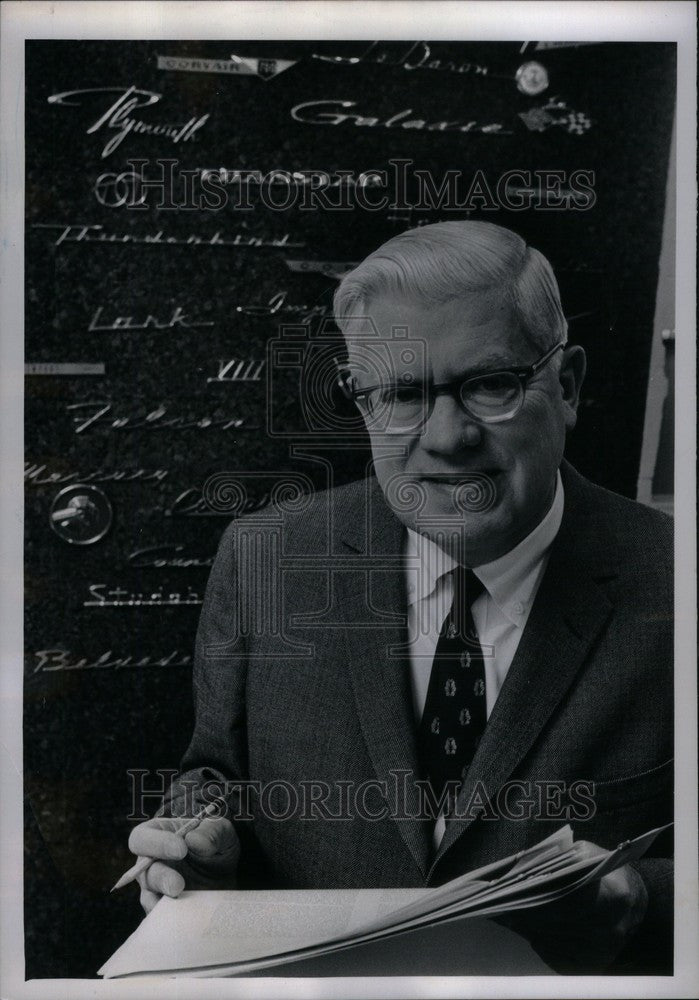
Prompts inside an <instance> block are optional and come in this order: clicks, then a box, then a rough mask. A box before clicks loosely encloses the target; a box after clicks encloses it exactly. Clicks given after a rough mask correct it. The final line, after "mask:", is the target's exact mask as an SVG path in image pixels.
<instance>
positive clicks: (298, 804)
mask: <svg viewBox="0 0 699 1000" xmlns="http://www.w3.org/2000/svg"><path fill="white" fill-rule="evenodd" d="M127 773H128V776H129V785H130V796H131V811H130V813H129V815H128V816H127V819H129V820H134V821H138V822H142V821H144V820H147V819H149V818H150V816H151V815H152V813H153V807H154V805H156V804H157V807H158V809H159V810H162V814H163V815H167V816H183V817H185V816H193V815H195V814H196V813H197V812H198V811H199V810H200V809H201V808H202V806H206V805H209V804H211V803H218V804H219V809H218V811H217V814H218V815H219V816H221V817H225V818H227V819H230V820H232V821H234V822H244V821H252V820H254V819H255V818H257V817H259V816H262V817H263V818H264V819H267V820H271V821H272V822H280V823H282V822H289V821H291V820H295V821H296V820H302V821H313V820H323V821H331V822H332V821H334V822H348V821H351V820H363V821H367V822H378V821H381V820H386V819H393V820H398V821H410V820H435V819H436V818H437V817H438V816H439V815H440V814H442V812H444V811H445V810H446V811H447V812H448V814H449V817H450V818H451V819H458V820H469V821H470V820H476V819H482V820H491V821H493V820H500V819H505V820H510V821H512V822H519V821H527V822H529V821H531V820H538V821H541V822H548V821H552V820H559V821H563V822H570V821H571V820H576V821H579V822H580V821H586V820H590V819H592V817H593V816H594V815H595V813H596V804H595V783H594V781H590V780H585V779H578V780H575V781H572V782H569V783H567V782H565V781H561V780H543V779H541V780H527V781H523V780H522V781H521V780H516V779H514V780H511V781H506V782H505V783H504V784H503V785H501V786H500V788H498V790H497V792H496V793H495V794H494V795H491V794H489V792H488V790H487V788H486V786H485V784H484V782H482V781H476V782H474V783H473V785H472V787H469V788H467V789H466V791H463V792H461V793H460V792H459V789H460V786H461V782H459V781H449V782H447V783H446V785H445V787H444V790H443V791H442V792H441V793H440V794H439V796H438V795H436V794H435V792H434V791H433V789H432V786H431V785H430V783H429V782H428V781H426V780H424V779H422V778H419V777H417V776H416V775H415V774H414V772H413V771H411V770H409V769H405V770H403V769H399V770H392V771H389V772H388V775H389V778H388V780H384V779H369V780H366V781H353V780H350V779H347V780H338V781H334V782H327V781H321V780H317V779H304V780H301V781H299V782H297V783H292V782H290V781H287V780H285V779H282V778H279V779H275V780H272V781H266V782H263V781H259V780H243V779H236V780H227V781H218V780H215V779H214V780H207V781H203V782H202V781H197V780H194V779H187V778H180V779H179V780H178V781H177V783H176V785H174V786H172V788H171V789H170V791H171V793H172V795H171V797H170V796H168V782H169V781H173V779H174V778H175V775H176V774H177V771H175V770H173V769H160V768H159V769H157V770H156V771H155V772H152V771H149V770H147V769H145V768H131V769H129V771H128V772H127Z"/></svg>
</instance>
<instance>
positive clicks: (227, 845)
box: [129, 816, 240, 913]
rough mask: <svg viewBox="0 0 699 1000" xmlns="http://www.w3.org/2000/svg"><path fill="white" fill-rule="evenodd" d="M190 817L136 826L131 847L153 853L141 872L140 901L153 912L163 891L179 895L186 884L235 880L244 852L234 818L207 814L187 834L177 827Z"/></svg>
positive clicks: (136, 851) (195, 886)
mask: <svg viewBox="0 0 699 1000" xmlns="http://www.w3.org/2000/svg"><path fill="white" fill-rule="evenodd" d="M186 822H187V818H186V817H182V818H181V819H179V818H178V819H166V818H165V817H158V818H156V819H149V820H147V822H145V823H140V824H139V825H138V826H137V827H134V829H133V830H132V831H131V836H130V837H129V850H130V851H132V853H133V854H137V855H139V857H148V858H154V859H156V860H154V861H153V864H152V865H151V866H150V867H149V868H147V869H146V871H145V872H141V874H140V875H139V876H138V882H139V885H140V886H141V906H142V907H143V909H144V910H145V911H146V913H150V911H151V910H152V909H153V907H154V906H155V904H156V903H157V902H158V900H159V899H160V897H161V896H173V897H174V896H179V894H180V893H181V892H182V890H183V889H185V888H187V889H203V888H207V889H208V888H211V887H213V886H215V885H217V884H218V885H220V884H221V882H225V881H228V882H230V879H231V876H233V875H234V874H235V870H236V868H237V865H238V859H239V857H240V842H239V841H238V835H237V834H236V832H235V830H234V829H233V824H232V823H231V821H230V820H228V819H224V818H222V817H213V816H211V817H207V818H206V819H204V820H202V821H201V823H200V824H199V826H198V827H197V828H196V829H195V830H190V832H189V833H187V834H185V836H184V837H180V836H179V835H178V834H177V830H178V829H179V828H180V827H182V826H183V825H184V824H185V823H186Z"/></svg>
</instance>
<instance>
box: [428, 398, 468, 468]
mask: <svg viewBox="0 0 699 1000" xmlns="http://www.w3.org/2000/svg"><path fill="white" fill-rule="evenodd" d="M481 439H482V431H481V426H480V424H478V423H477V422H476V421H475V420H473V419H472V418H471V417H469V416H468V414H467V413H464V411H463V410H462V409H461V407H460V406H459V404H458V403H457V402H456V400H455V399H452V398H451V397H450V396H447V395H444V396H437V398H436V400H435V402H434V408H433V410H432V413H431V414H430V416H429V419H428V420H427V421H426V423H425V425H424V427H423V429H422V435H421V437H420V447H421V448H424V449H425V451H434V452H439V453H441V454H444V455H454V454H456V453H457V452H460V451H463V450H464V448H475V447H476V446H477V445H479V444H480V443H481Z"/></svg>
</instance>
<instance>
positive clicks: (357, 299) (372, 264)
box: [334, 221, 568, 351]
mask: <svg viewBox="0 0 699 1000" xmlns="http://www.w3.org/2000/svg"><path fill="white" fill-rule="evenodd" d="M494 288H499V289H501V290H502V294H503V297H505V298H507V299H509V301H510V302H511V303H512V305H513V306H514V309H515V312H516V315H517V316H518V317H519V320H520V323H521V326H522V333H523V334H524V335H525V337H527V339H528V340H529V341H530V342H531V343H532V344H533V345H534V346H535V347H536V348H537V349H541V350H542V351H546V350H548V349H549V348H550V347H553V346H554V345H555V344H557V343H558V342H560V341H566V340H567V338H568V324H567V323H566V320H565V317H564V315H563V309H562V307H561V298H560V293H559V290H558V283H557V281H556V278H555V276H554V273H553V269H552V268H551V265H550V264H549V262H548V260H547V259H546V258H545V257H544V255H543V254H541V253H539V251H538V250H535V249H534V248H533V247H530V246H527V244H526V243H525V241H524V240H523V239H522V238H521V236H518V235H517V234H516V233H513V232H511V230H509V229H504V228H503V227H502V226H496V225H494V224H493V223H492V222H475V221H474V222H437V223H435V224H433V225H430V226H420V227H419V228H417V229H409V230H407V232H404V233H400V234H399V235H398V236H394V237H393V239H390V240H389V241H388V242H387V243H384V244H383V246H381V247H379V248H378V250H375V251H374V252H373V253H371V254H369V256H368V257H367V258H366V259H365V260H363V261H362V263H361V264H359V265H358V266H357V267H355V268H354V270H352V271H350V272H349V273H348V274H346V275H345V277H344V278H343V279H342V281H341V282H340V284H339V286H338V288H337V290H336V292H335V298H334V311H335V320H336V322H337V324H338V326H339V327H340V329H341V330H342V331H343V333H344V332H347V326H348V321H349V320H351V319H354V318H359V317H360V316H362V315H364V314H365V311H366V309H367V307H368V305H369V303H370V302H371V300H372V299H373V298H374V297H375V296H378V295H381V294H391V293H393V294H398V295H401V296H405V297H406V298H413V299H418V300H420V301H422V302H424V303H425V304H426V305H428V306H429V305H432V306H435V305H442V304H444V303H446V302H449V301H451V300H453V299H458V298H463V297H465V296H466V295H469V294H472V293H473V292H478V291H485V290H488V291H490V290H492V289H494Z"/></svg>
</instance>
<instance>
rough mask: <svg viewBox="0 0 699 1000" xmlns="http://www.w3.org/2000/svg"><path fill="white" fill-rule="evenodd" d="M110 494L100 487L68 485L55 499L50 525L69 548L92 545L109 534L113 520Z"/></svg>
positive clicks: (50, 514) (52, 505) (50, 513)
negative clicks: (71, 546) (70, 546)
mask: <svg viewBox="0 0 699 1000" xmlns="http://www.w3.org/2000/svg"><path fill="white" fill-rule="evenodd" d="M113 516H114V515H113V511H112V505H111V503H110V502H109V498H108V496H107V494H106V493H105V492H104V491H103V490H101V489H99V488H98V487H97V486H85V485H83V484H80V483H78V484H76V485H75V486H66V487H65V488H64V489H62V490H61V491H60V492H59V493H57V494H56V496H55V497H54V499H53V503H52V504H51V510H50V511H49V523H50V525H51V527H52V528H53V530H54V531H55V532H56V534H57V535H58V536H59V538H62V539H63V541H64V542H68V544H69V545H92V544H94V542H99V540H100V539H101V538H104V536H105V535H106V534H107V532H108V531H109V529H110V527H111V524H112V518H113Z"/></svg>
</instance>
